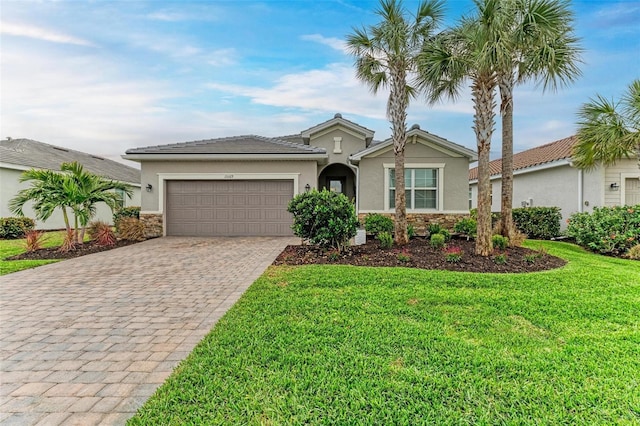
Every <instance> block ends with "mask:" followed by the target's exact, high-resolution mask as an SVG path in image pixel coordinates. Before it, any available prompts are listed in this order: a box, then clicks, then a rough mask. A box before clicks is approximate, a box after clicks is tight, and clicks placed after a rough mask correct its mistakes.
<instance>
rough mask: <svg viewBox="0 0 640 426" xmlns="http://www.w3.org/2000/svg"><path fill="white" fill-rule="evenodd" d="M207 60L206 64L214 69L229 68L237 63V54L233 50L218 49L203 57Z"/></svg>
mask: <svg viewBox="0 0 640 426" xmlns="http://www.w3.org/2000/svg"><path fill="white" fill-rule="evenodd" d="M205 56H206V57H208V58H209V59H208V60H207V64H209V65H212V66H214V67H223V66H230V65H234V64H236V63H237V56H238V55H237V52H236V50H235V49H233V48H229V49H218V50H214V51H213V52H210V53H207V54H206V55H205Z"/></svg>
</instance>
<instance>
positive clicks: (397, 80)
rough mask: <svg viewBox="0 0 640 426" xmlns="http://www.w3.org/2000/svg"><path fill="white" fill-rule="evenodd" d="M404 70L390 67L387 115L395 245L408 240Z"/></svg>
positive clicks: (401, 67) (405, 88)
mask: <svg viewBox="0 0 640 426" xmlns="http://www.w3.org/2000/svg"><path fill="white" fill-rule="evenodd" d="M406 85H407V83H406V72H405V70H404V67H403V66H396V67H392V68H391V90H390V93H389V105H388V111H387V113H388V115H389V118H390V121H391V131H392V138H393V152H394V156H395V186H396V196H395V202H396V208H395V221H394V240H395V243H396V244H397V245H400V246H401V245H405V244H407V242H409V236H408V234H407V199H406V194H405V185H404V147H405V144H406V139H407V130H406V127H407V125H406V121H407V108H408V106H409V105H408V103H409V102H408V97H407V87H406Z"/></svg>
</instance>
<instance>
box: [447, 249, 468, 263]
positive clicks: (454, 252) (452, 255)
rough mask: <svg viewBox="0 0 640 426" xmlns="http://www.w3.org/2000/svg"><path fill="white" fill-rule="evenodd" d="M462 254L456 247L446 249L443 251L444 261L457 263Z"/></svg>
mask: <svg viewBox="0 0 640 426" xmlns="http://www.w3.org/2000/svg"><path fill="white" fill-rule="evenodd" d="M463 254H464V252H463V251H462V248H460V247H457V246H452V247H447V248H446V249H445V251H444V260H446V261H447V262H449V263H458V262H460V261H461V260H462V255H463Z"/></svg>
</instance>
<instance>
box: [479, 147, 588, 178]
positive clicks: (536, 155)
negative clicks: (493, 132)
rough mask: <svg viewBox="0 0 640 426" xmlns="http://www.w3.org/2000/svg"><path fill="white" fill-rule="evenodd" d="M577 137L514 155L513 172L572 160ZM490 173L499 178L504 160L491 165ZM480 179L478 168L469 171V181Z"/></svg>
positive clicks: (495, 161)
mask: <svg viewBox="0 0 640 426" xmlns="http://www.w3.org/2000/svg"><path fill="white" fill-rule="evenodd" d="M576 142H577V138H576V136H569V137H568V138H564V139H560V140H557V141H555V142H551V143H548V144H545V145H541V146H537V147H535V148H531V149H528V150H526V151H522V152H519V153H517V154H514V155H513V170H514V171H515V170H522V169H527V168H529V167H534V166H539V165H541V164H547V163H552V162H554V161H559V160H566V159H570V158H571V155H572V151H573V145H574V144H575V143H576ZM489 173H490V175H491V176H497V175H500V174H501V173H502V158H499V159H497V160H493V161H491V162H490V163H489ZM476 179H478V168H477V167H474V168H473V169H470V170H469V180H476Z"/></svg>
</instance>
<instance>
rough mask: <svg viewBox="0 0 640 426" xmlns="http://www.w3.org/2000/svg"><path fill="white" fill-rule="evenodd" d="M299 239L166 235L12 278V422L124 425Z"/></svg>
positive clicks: (7, 300) (8, 360) (3, 399)
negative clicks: (247, 291) (254, 282)
mask: <svg viewBox="0 0 640 426" xmlns="http://www.w3.org/2000/svg"><path fill="white" fill-rule="evenodd" d="M298 241H299V240H297V239H294V238H266V237H265V238H177V237H168V238H158V239H154V240H150V241H145V242H143V243H140V244H135V245H132V246H128V247H123V248H119V249H116V250H111V251H108V252H102V253H97V254H92V255H89V256H84V257H81V258H77V259H71V260H66V261H63V262H59V263H55V264H50V265H45V266H41V267H38V268H35V269H30V270H26V271H21V272H16V273H14V274H9V275H5V276H3V277H0V424H2V425H12V424H19V425H36V424H38V425H40V424H43V425H45V424H51V425H57V424H81V425H91V424H101V425H102V424H116V425H119V424H124V423H125V422H126V420H127V419H128V418H129V417H131V416H132V415H133V414H134V413H135V411H136V410H137V409H138V408H139V407H140V406H141V405H142V404H143V403H144V401H146V400H147V399H148V398H149V396H151V395H152V394H153V392H154V391H155V389H156V388H157V387H158V386H159V385H160V384H161V383H162V382H163V381H164V380H165V379H166V378H167V377H168V376H169V375H170V374H171V371H172V370H173V368H175V367H176V366H177V365H178V363H179V362H180V361H181V360H182V359H184V358H185V357H186V356H187V355H188V354H189V352H191V350H192V349H193V348H194V346H195V345H196V344H197V343H198V342H199V341H200V340H201V339H202V338H203V337H204V335H205V334H206V333H207V332H208V331H209V330H210V329H211V327H212V326H213V325H214V324H215V322H216V321H217V320H218V319H219V318H220V317H221V316H222V315H224V313H225V312H226V311H227V309H229V308H230V307H231V306H232V305H233V304H234V303H235V302H236V300H237V299H238V298H239V297H240V296H241V295H242V293H243V292H244V291H245V290H246V289H247V288H248V287H249V285H250V284H251V283H252V282H253V281H254V280H255V279H256V278H257V277H258V276H259V275H260V274H261V273H262V272H263V271H264V270H265V269H266V268H267V266H268V265H269V264H271V262H272V261H273V259H275V257H276V256H277V255H278V253H280V251H281V250H282V249H283V248H284V246H286V245H287V244H295V243H297V242H298Z"/></svg>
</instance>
